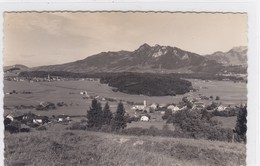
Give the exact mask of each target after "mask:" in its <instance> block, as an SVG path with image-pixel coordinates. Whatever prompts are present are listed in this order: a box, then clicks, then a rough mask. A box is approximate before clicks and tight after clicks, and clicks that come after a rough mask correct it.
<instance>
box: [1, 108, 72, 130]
mask: <svg viewBox="0 0 260 166" xmlns="http://www.w3.org/2000/svg"><path fill="white" fill-rule="evenodd" d="M13 122H19V123H20V124H21V125H22V126H23V127H22V128H23V129H24V128H28V129H30V128H31V127H39V126H42V125H44V124H49V123H70V122H71V118H70V116H67V115H64V114H63V115H57V116H54V115H53V116H52V117H51V118H49V117H48V116H41V115H36V114H33V113H30V112H29V113H24V114H22V113H20V112H13V113H10V114H8V115H6V116H5V117H4V125H5V129H6V130H8V129H10V126H12V123H13ZM12 129H14V128H12ZM15 130H18V129H15ZM10 132H11V131H10Z"/></svg>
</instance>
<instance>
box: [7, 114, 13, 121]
mask: <svg viewBox="0 0 260 166" xmlns="http://www.w3.org/2000/svg"><path fill="white" fill-rule="evenodd" d="M6 118H8V119H10V120H11V121H14V117H13V116H12V115H10V114H9V115H7V116H6Z"/></svg>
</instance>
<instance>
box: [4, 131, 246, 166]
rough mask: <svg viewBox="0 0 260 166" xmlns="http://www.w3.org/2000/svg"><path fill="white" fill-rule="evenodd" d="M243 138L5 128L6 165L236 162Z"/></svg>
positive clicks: (241, 156) (214, 165)
mask: <svg viewBox="0 0 260 166" xmlns="http://www.w3.org/2000/svg"><path fill="white" fill-rule="evenodd" d="M245 160H246V146H245V144H238V143H227V142H218V141H206V140H194V139H183V138H164V137H149V136H141V137H137V136H124V135H116V134H108V133H100V132H90V131H75V130H74V131H70V130H62V131H35V132H30V133H18V134H9V133H7V132H6V133H5V165H6V166H18V165H19V166H21V165H39V166H44V165H55V166H59V165H60V166H61V165H62V166H64V165H65V166H66V165H68V166H73V165H88V166H92V165H93V166H94V165H95V166H96V165H99V166H117V165H118V166H130V165H131V166H134V165H147V166H148V165H149V166H159V165H163V166H168V165H169V166H177V165H178V166H202V165H207V166H208V165H209V166H220V165H225V166H235V165H245Z"/></svg>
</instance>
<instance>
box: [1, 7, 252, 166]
mask: <svg viewBox="0 0 260 166" xmlns="http://www.w3.org/2000/svg"><path fill="white" fill-rule="evenodd" d="M2 68H3V126H4V127H3V128H4V131H3V133H4V139H3V142H4V154H3V155H4V165H6V166H25V165H26V166H27V165H29V166H30V165H31V166H43V165H46V166H47V165H53V166H54V165H55V166H74V165H75V166H221V165H222V166H245V165H247V164H246V158H247V147H246V145H247V142H248V138H247V130H248V127H247V124H248V118H247V115H248V109H247V104H248V88H247V85H248V14H247V13H246V12H203V11H201V12H192V11H185V12H178V11H176V12H153V11H147V12H142V11H136V12H133V11H126V12H122V11H91V12H90V11H73V12H72V11H42V12H37V11H21V12H14V11H8V12H4V13H3V66H2Z"/></svg>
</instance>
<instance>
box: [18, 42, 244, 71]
mask: <svg viewBox="0 0 260 166" xmlns="http://www.w3.org/2000/svg"><path fill="white" fill-rule="evenodd" d="M246 63H247V47H234V48H232V49H231V50H230V51H228V52H220V51H219V52H215V53H213V54H211V55H205V56H203V55H199V54H196V53H192V52H189V51H185V50H182V49H180V48H177V47H171V46H160V45H155V46H150V45H148V44H143V45H141V46H140V47H139V48H137V49H136V50H134V51H132V52H131V51H118V52H101V53H99V54H96V55H93V56H89V57H87V58H85V59H82V60H78V61H75V62H70V63H65V64H59V65H48V66H40V67H34V68H30V69H29V70H33V71H35V70H36V71H67V72H75V73H86V72H89V73H95V72H165V73H172V72H178V73H191V72H217V71H220V70H221V69H222V68H223V67H224V66H230V65H241V66H245V65H246ZM23 68H24V67H23Z"/></svg>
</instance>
